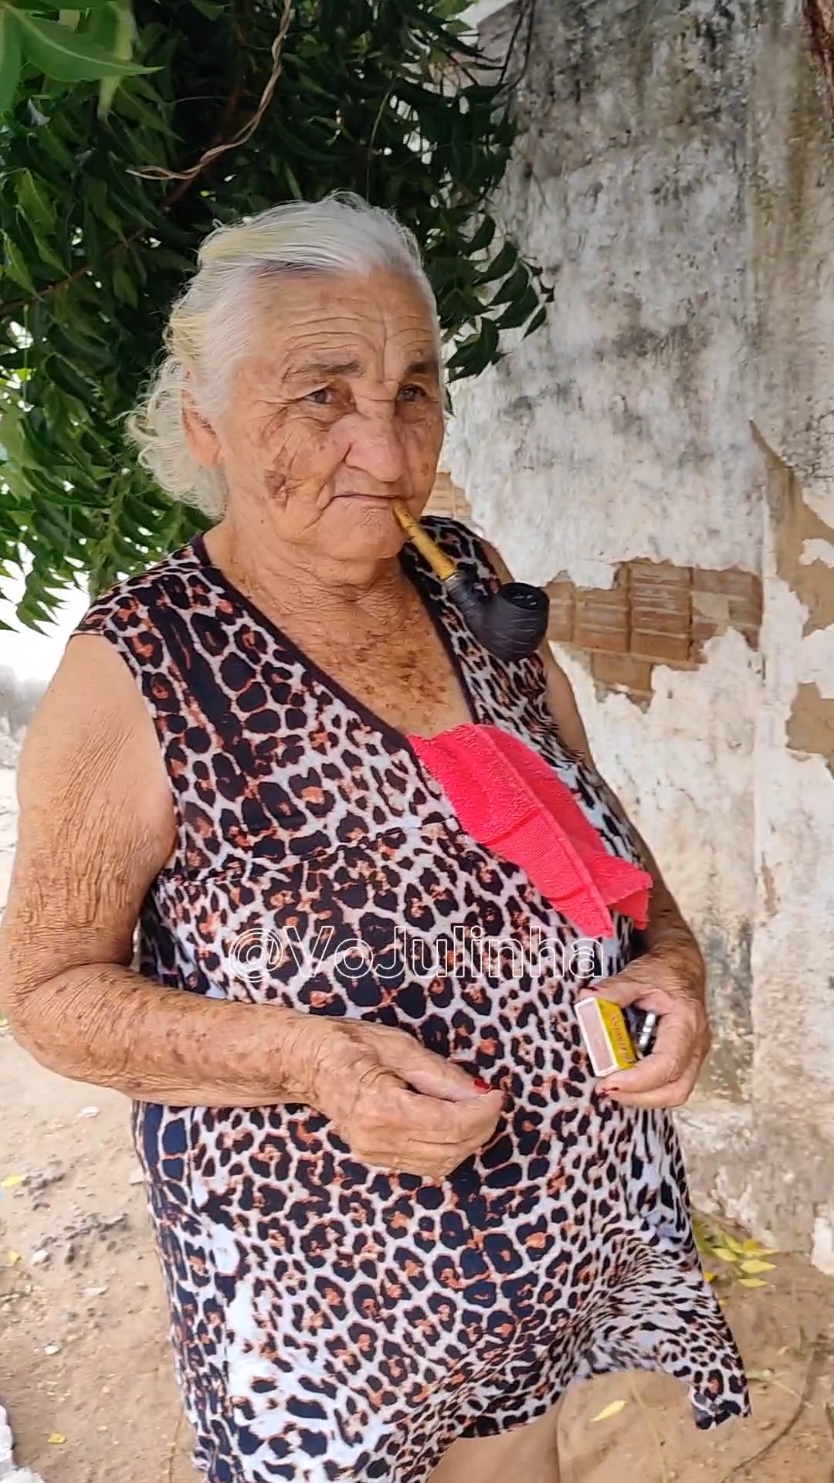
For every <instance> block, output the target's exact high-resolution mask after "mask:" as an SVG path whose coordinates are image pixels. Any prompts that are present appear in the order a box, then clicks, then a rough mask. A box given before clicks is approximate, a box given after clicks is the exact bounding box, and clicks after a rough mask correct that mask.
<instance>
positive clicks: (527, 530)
mask: <svg viewBox="0 0 834 1483" xmlns="http://www.w3.org/2000/svg"><path fill="white" fill-rule="evenodd" d="M512 21H513V8H512V7H507V8H505V9H504V10H503V11H501V12H499V14H498V15H495V16H492V17H491V18H490V19H489V20H488V21H487V22H485V26H484V35H485V36H486V37H487V39H491V43H492V44H493V45H495V46H496V48H498V47H499V46H500V44H501V40H502V36H505V35H506V34H507V31H508V28H509V26H510V25H511V24H512ZM530 56H531V62H530V66H529V69H528V74H527V78H526V81H525V83H524V84H523V86H522V88H521V89H520V93H519V106H520V109H521V115H522V122H523V132H522V136H521V139H520V141H519V144H518V147H517V150H516V158H515V162H514V165H513V168H512V170H511V172H510V176H509V179H508V182H507V184H506V189H505V190H504V194H503V198H502V201H501V203H500V214H501V216H502V217H503V219H504V221H505V222H506V223H507V224H508V226H510V227H511V229H512V230H513V232H514V233H515V234H516V236H517V238H518V239H519V240H520V241H521V243H522V244H523V246H524V247H525V248H526V250H527V251H528V252H529V253H530V254H531V255H532V256H533V257H535V258H536V259H538V261H539V262H541V263H542V264H543V265H544V267H545V269H546V272H547V275H548V277H549V279H550V281H551V282H552V283H553V284H554V285H555V290H556V296H555V301H554V304H553V306H552V310H551V313H550V316H549V323H548V326H547V328H546V329H544V330H542V331H541V332H540V333H539V334H538V335H536V336H535V337H533V338H532V339H531V340H529V341H527V342H526V343H525V344H524V345H522V346H521V347H520V348H519V349H518V350H517V351H516V353H515V354H514V355H513V356H511V357H509V358H508V359H507V360H505V361H503V362H502V363H501V364H500V365H499V366H498V367H497V368H495V369H493V370H491V371H490V372H489V373H487V374H486V375H485V376H483V377H482V378H480V380H479V381H478V383H477V384H475V385H471V386H464V387H461V388H459V389H457V391H456V393H455V410H456V416H455V418H454V421H453V423H452V426H451V428H450V432H449V439H448V446H447V459H446V463H447V467H448V468H449V469H450V471H451V474H452V476H453V478H454V481H455V483H456V484H457V485H459V486H460V487H461V488H463V489H464V490H465V491H466V494H467V496H468V498H469V500H470V502H471V506H472V510H473V518H474V520H475V522H476V523H477V524H478V525H479V526H480V527H481V528H482V529H483V530H484V531H485V533H486V534H487V535H488V536H489V538H490V539H492V540H493V541H494V542H495V543H496V544H497V545H498V546H499V548H500V549H501V550H502V552H503V554H504V556H505V559H507V561H508V562H509V564H510V566H511V567H512V568H513V569H514V570H515V572H516V574H517V575H518V576H519V577H522V578H525V579H527V580H532V581H536V582H542V583H554V582H557V583H558V585H557V586H554V588H553V591H554V594H558V596H559V602H558V603H555V604H554V612H555V613H556V612H558V614H559V615H563V606H564V604H563V601H562V600H563V599H564V602H565V603H567V606H568V608H569V609H570V611H571V612H572V613H573V614H574V616H573V618H572V619H571V625H572V626H571V627H569V628H565V627H564V626H562V627H559V628H557V630H556V631H555V632H554V635H553V636H554V638H555V639H556V640H559V641H560V642H558V643H557V652H558V654H559V657H560V659H561V661H562V662H563V663H564V665H565V667H566V669H567V670H568V673H569V674H570V676H571V679H572V680H573V682H574V684H575V686H576V689H577V692H578V697H579V701H580V705H581V708H582V710H583V713H584V715H585V718H586V721H587V724H588V727H589V731H590V734H591V738H592V743H593V746H594V749H595V752H596V754H597V756H598V759H599V761H600V764H601V766H602V768H603V770H604V771H605V772H606V773H607V774H608V776H609V778H610V781H611V782H612V784H613V785H614V786H615V787H616V788H617V789H618V790H619V792H620V794H621V796H622V797H623V799H624V801H625V802H626V804H627V805H628V806H629V807H630V808H631V809H632V811H633V813H634V815H635V817H636V819H637V820H638V821H639V824H640V826H641V827H642V829H643V831H644V832H645V834H646V836H647V838H648V839H649V841H650V843H651V844H652V846H653V848H654V849H655V850H656V853H657V854H658V856H659V858H660V861H661V864H662V866H663V867H664V870H665V872H666V874H667V876H668V878H669V881H670V884H671V885H672V887H673V889H674V890H675V891H676V892H677V894H678V896H679V899H680V901H681V904H682V905H683V907H684V908H685V910H686V911H687V913H688V915H689V916H690V918H691V920H692V921H693V923H694V925H695V927H696V929H697V930H698V932H699V935H700V938H701V941H702V943H703V945H704V947H705V950H706V954H707V957H708V960H709V965H710V975H711V995H712V1006H713V1012H714V1017H715V1023H716V1028H717V1030H718V1034H719V1044H718V1047H717V1049H716V1052H715V1055H714V1057H713V1060H712V1064H711V1066H710V1069H709V1072H708V1074H707V1076H706V1077H705V1080H704V1083H703V1086H702V1088H701V1091H700V1093H699V1094H698V1097H697V1098H696V1101H695V1102H694V1103H693V1105H692V1107H691V1109H690V1110H688V1111H687V1113H686V1114H685V1115H684V1116H683V1118H682V1125H683V1127H684V1130H685V1134H686V1139H687V1145H688V1151H689V1158H690V1169H691V1175H692V1180H693V1185H694V1191H695V1194H696V1197H697V1198H698V1199H699V1201H700V1202H701V1203H702V1204H706V1205H707V1206H708V1207H711V1208H713V1209H716V1210H721V1211H723V1212H724V1213H726V1214H729V1215H731V1216H736V1217H738V1218H740V1219H742V1220H743V1221H745V1222H746V1223H747V1224H749V1225H752V1227H753V1228H754V1229H755V1230H756V1231H757V1233H759V1234H761V1235H762V1236H764V1237H766V1238H767V1239H769V1240H776V1241H777V1242H780V1243H783V1244H792V1245H797V1246H800V1247H804V1248H805V1249H811V1248H812V1247H813V1250H814V1255H815V1259H816V1260H817V1262H818V1264H819V1265H821V1266H823V1267H825V1268H826V1269H828V1270H830V1271H832V1272H834V869H832V866H831V848H832V847H831V840H832V836H834V775H833V774H834V139H833V138H832V126H831V122H830V118H829V117H828V114H827V112H826V109H825V106H824V101H823V97H822V94H821V92H820V91H819V90H818V88H817V84H816V80H815V78H814V74H813V71H812V66H811V63H810V61H809V58H808V54H807V45H806V41H805V37H804V35H803V32H802V28H801V18H800V4H799V0H762V3H760V4H759V5H758V6H752V7H751V6H750V5H749V4H741V3H738V0H726V3H722V0H718V3H707V0H697V3H696V0H688V3H683V4H682V3H680V0H658V3H655V4H653V5H651V6H647V5H645V4H644V3H642V0H638V3H633V0H564V3H560V4H559V5H544V6H540V7H539V11H538V18H537V21H536V35H535V37H534V41H533V45H532V47H531V53H530ZM646 570H649V572H650V574H651V572H652V571H654V572H655V575H656V577H657V580H658V581H660V580H661V579H662V580H663V581H665V583H666V588H667V590H668V591H671V589H672V587H676V590H677V591H678V594H679V595H678V597H677V598H676V599H675V602H676V604H677V608H676V612H675V614H673V613H672V612H671V609H670V608H669V607H668V604H667V607H666V608H664V607H663V604H662V603H660V604H659V605H657V604H656V608H657V620H656V622H655V624H654V626H655V628H656V629H657V632H658V634H660V635H661V637H662V638H663V643H660V642H659V641H658V639H657V638H655V639H654V641H652V639H651V636H649V637H648V638H647V637H646V634H645V633H641V632H639V631H638V630H639V628H640V623H639V622H638V620H637V619H636V618H635V615H634V612H633V611H632V607H633V599H632V596H631V595H630V594H631V593H632V589H633V587H634V583H635V580H636V579H635V577H634V573H635V571H638V572H639V571H643V572H645V571H646ZM664 573H665V574H666V575H665V577H664V575H663V574H664ZM704 573H707V574H712V575H711V576H710V577H709V579H708V580H707V578H706V577H705V576H704V575H703V574H704ZM733 583H736V584H739V583H740V584H741V587H738V586H737V587H734V586H733ZM744 584H746V586H745V585H744ZM742 588H743V590H744V592H745V593H747V595H748V597H749V599H750V602H751V603H753V605H754V606H755V602H756V601H761V600H762V599H763V616H762V618H761V625H760V626H759V623H758V620H757V621H756V622H755V623H754V622H753V618H752V617H751V613H752V608H751V609H750V611H748V613H747V619H746V620H745V621H744V622H742V621H738V622H736V621H734V620H733V616H732V613H733V602H734V601H736V600H737V599H735V598H733V597H732V594H733V593H734V592H736V591H737V590H738V591H739V592H740V591H741V590H742ZM603 593H606V594H609V596H608V597H606V598H603V597H602V594H603ZM681 593H683V596H681V595H680V594H681ZM686 593H688V596H686ZM756 593H758V598H756V596H755V594H756ZM594 594H596V597H595V596H594ZM751 594H752V595H751ZM592 600H593V601H595V602H596V608H597V610H599V611H601V612H602V611H604V612H606V613H611V612H613V611H614V610H615V609H616V610H617V611H619V612H622V613H625V615H626V616H625V617H624V618H622V620H620V619H618V620H617V622H616V623H613V624H612V623H609V622H608V620H607V619H606V621H605V622H604V623H602V624H599V623H598V624H597V625H596V628H594V625H593V624H591V625H590V629H589V625H588V623H587V622H585V626H584V628H583V626H582V622H580V621H579V620H580V618H581V616H582V614H583V613H584V614H585V615H586V617H587V612H588V605H589V603H591V602H592ZM722 603H723V604H724V607H723V608H722V606H721V605H722ZM687 604H688V607H687ZM630 605H631V606H630ZM577 615H579V616H577ZM722 615H723V617H722ZM556 621H557V619H556V618H555V619H554V622H556ZM565 621H567V620H565ZM582 621H583V622H584V621H585V620H584V619H583V620H582ZM558 622H559V623H562V616H560V617H558ZM699 622H700V624H701V629H700V631H698V624H699ZM705 622H707V623H711V625H712V627H711V628H709V627H708V628H707V629H706V630H704V628H703V624H704V623H705ZM687 623H688V624H689V627H688V628H687V627H686V624H687ZM606 624H607V627H606ZM618 624H619V627H618V626H617V625H618ZM675 624H677V627H675ZM643 627H644V628H645V624H643ZM673 632H674V633H675V634H677V638H676V639H675V642H674V643H673V644H671V646H670V643H669V642H668V638H669V635H670V634H672V633H673ZM709 632H712V633H713V635H714V636H713V637H708V636H705V634H708V633H709ZM600 635H601V636H600ZM687 635H688V637H687ZM652 642H654V646H655V647H654V650H652ZM635 645H636V647H635ZM647 651H648V652H647ZM669 654H673V655H675V656H677V657H676V658H675V659H674V660H672V661H669V660H668V659H666V660H665V661H664V656H666V655H669ZM635 666H637V668H635Z"/></svg>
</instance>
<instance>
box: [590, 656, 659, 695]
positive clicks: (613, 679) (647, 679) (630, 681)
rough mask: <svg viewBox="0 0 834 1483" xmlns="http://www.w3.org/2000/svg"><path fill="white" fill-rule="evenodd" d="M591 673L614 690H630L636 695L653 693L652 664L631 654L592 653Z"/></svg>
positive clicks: (600, 682) (602, 683)
mask: <svg viewBox="0 0 834 1483" xmlns="http://www.w3.org/2000/svg"><path fill="white" fill-rule="evenodd" d="M591 674H592V675H593V677H594V679H595V680H597V681H598V682H599V684H601V685H608V686H610V688H611V689H612V690H628V691H630V692H631V693H632V694H634V695H651V693H652V666H651V665H650V664H649V663H647V662H646V660H644V659H635V658H634V657H633V655H631V654H592V655H591Z"/></svg>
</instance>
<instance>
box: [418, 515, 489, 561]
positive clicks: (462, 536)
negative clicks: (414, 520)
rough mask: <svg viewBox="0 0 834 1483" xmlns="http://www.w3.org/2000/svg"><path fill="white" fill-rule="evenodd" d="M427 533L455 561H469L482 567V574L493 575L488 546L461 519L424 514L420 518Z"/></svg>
mask: <svg viewBox="0 0 834 1483" xmlns="http://www.w3.org/2000/svg"><path fill="white" fill-rule="evenodd" d="M420 523H421V525H424V526H425V527H426V529H427V531H428V532H429V535H430V536H431V537H432V539H433V540H434V541H436V542H437V544H438V546H439V547H440V549H441V551H445V552H446V554H447V556H451V557H452V559H453V560H455V561H467V562H471V563H472V565H473V566H476V567H478V568H480V569H482V572H483V575H490V576H491V575H494V571H495V568H494V566H493V563H492V561H491V559H490V553H489V547H488V546H487V544H486V541H485V540H484V539H483V537H482V536H480V535H479V534H478V532H477V531H476V530H474V529H473V527H472V526H471V525H467V524H465V522H464V521H463V520H456V519H454V518H453V517H452V516H451V515H432V514H431V513H429V514H427V515H424V516H423V517H422V520H421V522H420Z"/></svg>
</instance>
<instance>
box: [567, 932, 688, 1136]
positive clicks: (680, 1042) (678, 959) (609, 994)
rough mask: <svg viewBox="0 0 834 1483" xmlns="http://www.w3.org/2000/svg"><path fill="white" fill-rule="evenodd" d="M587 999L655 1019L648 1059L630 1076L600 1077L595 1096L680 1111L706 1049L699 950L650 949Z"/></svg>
mask: <svg viewBox="0 0 834 1483" xmlns="http://www.w3.org/2000/svg"><path fill="white" fill-rule="evenodd" d="M592 994H593V995H594V996H595V997H596V998H598V999H608V1000H610V1001H611V1003H613V1004H619V1006H620V1008H621V1009H626V1008H627V1007H628V1006H629V1005H632V1004H633V1005H635V1006H636V1007H637V1008H638V1009H644V1010H653V1011H654V1013H655V1014H657V1015H659V1016H660V1019H659V1023H658V1031H657V1039H656V1041H655V1046H654V1050H653V1051H652V1053H651V1055H649V1056H646V1057H645V1059H644V1060H642V1061H640V1062H639V1064H638V1065H637V1066H635V1067H634V1069H633V1070H632V1071H615V1072H612V1074H611V1075H610V1076H607V1077H604V1078H603V1079H602V1080H601V1081H600V1083H599V1091H601V1092H604V1093H605V1094H606V1095H607V1096H610V1097H613V1098H614V1100H615V1101H617V1102H621V1103H622V1104H623V1106H624V1107H682V1106H683V1104H684V1102H686V1101H687V1099H688V1098H689V1096H690V1094H691V1092H692V1089H693V1087H694V1086H695V1083H696V1081H697V1079H698V1075H699V1073H700V1070H701V1067H702V1066H703V1064H704V1061H705V1060H706V1058H707V1056H708V1054H709V1050H710V1045H711V1034H710V1025H709V1016H708V1014H707V1008H706V999H705V972H704V963H703V959H702V957H701V955H700V953H699V952H698V950H697V949H694V950H690V951H688V952H684V951H682V950H681V948H680V947H677V948H675V949H668V950H665V949H664V948H663V947H656V948H653V949H652V950H651V951H650V952H648V953H646V954H645V955H644V956H643V957H641V958H635V960H634V962H633V963H629V965H628V967H627V968H625V969H624V970H623V972H622V973H618V974H617V975H616V977H614V978H611V979H608V980H607V981H606V982H604V983H600V984H597V985H595V987H594V988H593V989H585V990H583V991H582V993H581V994H580V996H579V997H580V998H583V999H586V998H589V997H590V996H591V995H592Z"/></svg>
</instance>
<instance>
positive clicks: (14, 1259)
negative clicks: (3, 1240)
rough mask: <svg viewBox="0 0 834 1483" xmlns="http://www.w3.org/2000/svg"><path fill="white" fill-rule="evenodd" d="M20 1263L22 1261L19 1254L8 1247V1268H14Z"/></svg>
mask: <svg viewBox="0 0 834 1483" xmlns="http://www.w3.org/2000/svg"><path fill="white" fill-rule="evenodd" d="M21 1261H23V1257H22V1256H21V1255H20V1252H19V1251H14V1250H13V1248H12V1247H11V1246H10V1247H9V1266H10V1267H16V1266H17V1264H18V1262H21Z"/></svg>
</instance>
